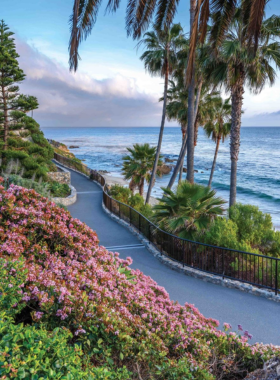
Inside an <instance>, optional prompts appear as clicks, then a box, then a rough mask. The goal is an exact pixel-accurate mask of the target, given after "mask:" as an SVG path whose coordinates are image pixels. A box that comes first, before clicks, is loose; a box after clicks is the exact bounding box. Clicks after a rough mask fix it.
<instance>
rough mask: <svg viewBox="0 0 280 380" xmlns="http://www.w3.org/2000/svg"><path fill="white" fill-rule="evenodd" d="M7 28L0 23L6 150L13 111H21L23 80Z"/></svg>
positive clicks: (0, 116) (1, 121)
mask: <svg viewBox="0 0 280 380" xmlns="http://www.w3.org/2000/svg"><path fill="white" fill-rule="evenodd" d="M13 35H14V33H12V32H11V31H10V30H9V28H8V26H7V25H6V24H5V23H4V21H3V20H2V21H1V22H0V125H1V126H2V128H3V135H2V137H3V141H4V146H3V149H4V150H6V149H7V140H8V133H9V126H10V124H11V123H12V122H13V115H12V112H13V111H17V110H21V106H20V104H19V102H18V98H19V93H18V91H19V87H18V86H17V84H18V83H20V82H22V81H23V80H24V78H25V75H24V72H23V70H21V69H20V67H19V63H18V61H17V58H18V57H19V55H18V54H17V52H16V46H15V42H14V38H13V37H12V36H13Z"/></svg>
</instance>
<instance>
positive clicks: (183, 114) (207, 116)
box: [167, 82, 219, 189]
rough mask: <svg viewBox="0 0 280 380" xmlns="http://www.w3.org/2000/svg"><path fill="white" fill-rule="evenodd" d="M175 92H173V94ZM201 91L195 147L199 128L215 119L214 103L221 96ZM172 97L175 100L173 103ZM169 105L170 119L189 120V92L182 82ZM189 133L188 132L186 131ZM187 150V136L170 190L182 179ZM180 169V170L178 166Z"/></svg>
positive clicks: (205, 87) (206, 89) (205, 88)
mask: <svg viewBox="0 0 280 380" xmlns="http://www.w3.org/2000/svg"><path fill="white" fill-rule="evenodd" d="M172 90H173V92H172ZM198 91H199V99H198V101H197V104H196V107H195V123H194V147H195V146H196V145H197V135H198V127H199V126H204V125H205V124H206V123H207V122H208V121H209V120H211V119H213V117H214V107H213V102H214V101H215V99H216V97H217V96H218V95H219V93H218V92H213V91H212V90H211V91H210V87H207V86H203V85H201V87H200V88H199V89H197V90H196V92H198ZM172 97H174V100H173V101H172ZM169 98H170V100H169V103H168V105H167V115H168V117H170V118H173V119H176V120H177V121H179V122H181V123H185V122H186V120H187V118H188V101H187V99H188V90H187V88H186V87H185V86H184V85H181V82H178V84H177V85H176V86H175V87H174V88H173V87H171V91H170V93H169ZM186 133H187V131H186ZM186 150H187V144H186V136H185V137H184V138H183V142H182V148H181V152H180V155H179V158H178V162H177V165H176V167H175V168H174V170H173V173H172V176H171V178H170V181H169V183H168V186H167V187H168V188H169V189H171V188H172V186H173V185H174V183H175V180H176V177H177V175H178V173H180V174H179V181H180V180H181V177H182V174H181V173H182V170H183V164H184V158H185V154H186ZM179 165H180V167H179V168H178V166H179Z"/></svg>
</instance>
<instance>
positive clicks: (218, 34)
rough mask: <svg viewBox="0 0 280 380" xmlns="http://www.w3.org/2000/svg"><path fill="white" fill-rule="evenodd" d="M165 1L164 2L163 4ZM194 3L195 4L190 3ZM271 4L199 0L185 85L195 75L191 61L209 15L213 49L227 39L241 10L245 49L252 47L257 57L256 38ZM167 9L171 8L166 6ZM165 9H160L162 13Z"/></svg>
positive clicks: (259, 0)
mask: <svg viewBox="0 0 280 380" xmlns="http://www.w3.org/2000/svg"><path fill="white" fill-rule="evenodd" d="M162 1H164V0H162ZM190 1H194V0H190ZM269 1H270V0H242V1H241V0H239V1H237V0H221V1H217V0H198V1H197V4H196V9H195V16H194V21H193V23H191V25H192V36H191V41H190V55H189V61H188V65H187V70H186V82H187V84H188V85H190V84H191V81H192V78H193V75H194V71H195V70H194V64H193V62H194V59H195V51H196V48H197V44H199V43H204V41H205V38H206V35H207V29H208V21H209V18H210V15H211V14H213V13H214V14H216V17H215V19H214V22H213V29H212V36H211V37H212V38H211V40H212V43H213V48H214V49H216V48H217V47H219V46H220V45H221V43H222V42H223V41H224V40H225V39H226V33H227V31H228V29H229V27H230V25H231V23H232V20H233V18H234V14H235V11H236V9H237V8H238V7H239V6H240V7H241V11H242V13H243V14H246V15H247V16H246V18H247V20H248V22H247V36H248V45H249V46H250V47H253V50H254V55H255V54H256V51H257V48H258V43H259V37H260V34H261V29H262V21H263V17H264V12H265V7H266V5H267V4H268V2H269ZM167 6H169V7H170V4H169V3H167ZM164 11H165V12H166V9H164V8H163V9H162V12H164Z"/></svg>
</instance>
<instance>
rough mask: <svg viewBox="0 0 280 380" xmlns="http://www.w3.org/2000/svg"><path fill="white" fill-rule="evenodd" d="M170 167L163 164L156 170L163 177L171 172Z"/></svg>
mask: <svg viewBox="0 0 280 380" xmlns="http://www.w3.org/2000/svg"><path fill="white" fill-rule="evenodd" d="M171 169H172V168H171V166H169V165H165V164H163V165H162V166H160V167H159V168H158V170H159V172H160V173H161V174H163V175H165V174H169V173H170V172H171Z"/></svg>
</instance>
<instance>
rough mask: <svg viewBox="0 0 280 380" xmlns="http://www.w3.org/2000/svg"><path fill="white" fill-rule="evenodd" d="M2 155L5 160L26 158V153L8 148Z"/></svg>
mask: <svg viewBox="0 0 280 380" xmlns="http://www.w3.org/2000/svg"><path fill="white" fill-rule="evenodd" d="M2 156H3V157H5V158H6V160H11V159H19V160H24V159H26V158H28V153H26V152H24V151H21V150H11V149H8V150H6V151H3V152H2Z"/></svg>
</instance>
